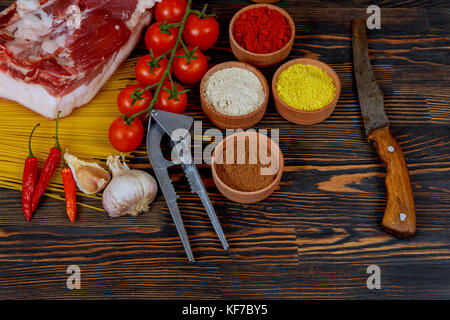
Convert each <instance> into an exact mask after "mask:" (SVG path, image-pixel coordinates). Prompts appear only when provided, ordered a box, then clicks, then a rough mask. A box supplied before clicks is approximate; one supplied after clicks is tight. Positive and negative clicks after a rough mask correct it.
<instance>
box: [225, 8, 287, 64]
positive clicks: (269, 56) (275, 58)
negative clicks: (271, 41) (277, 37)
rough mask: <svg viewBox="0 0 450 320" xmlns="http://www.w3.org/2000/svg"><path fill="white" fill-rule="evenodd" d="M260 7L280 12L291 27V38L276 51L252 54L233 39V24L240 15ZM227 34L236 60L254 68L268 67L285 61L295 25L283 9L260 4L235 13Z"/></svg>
mask: <svg viewBox="0 0 450 320" xmlns="http://www.w3.org/2000/svg"><path fill="white" fill-rule="evenodd" d="M260 7H267V8H269V9H273V10H276V11H278V12H280V13H281V14H282V15H283V16H284V17H285V18H286V21H287V22H288V23H289V26H290V27H291V38H290V39H289V41H288V42H287V43H286V45H285V46H284V47H283V48H281V49H280V50H278V51H275V52H271V53H265V54H259V53H253V52H250V51H248V50H246V49H244V48H242V47H241V46H240V45H239V44H238V43H237V42H236V40H235V39H234V37H233V28H234V23H235V22H236V20H237V18H239V17H240V16H241V14H242V13H244V12H245V11H247V10H249V9H255V8H260ZM228 32H229V36H230V45H231V51H233V54H234V55H235V57H236V58H237V59H238V60H240V61H243V62H246V63H249V64H251V65H254V66H255V67H270V66H273V65H275V64H277V63H280V62H281V61H283V60H284V59H286V57H287V56H288V55H289V53H290V52H291V50H292V45H293V44H294V39H295V24H294V20H292V17H291V16H290V15H289V14H288V13H287V12H286V11H284V10H283V9H281V8H279V7H277V6H274V5H271V4H262V3H261V4H253V5H250V6H247V7H244V8H242V9H241V10H239V11H238V12H236V14H235V15H234V16H233V19H231V22H230V27H229V31H228Z"/></svg>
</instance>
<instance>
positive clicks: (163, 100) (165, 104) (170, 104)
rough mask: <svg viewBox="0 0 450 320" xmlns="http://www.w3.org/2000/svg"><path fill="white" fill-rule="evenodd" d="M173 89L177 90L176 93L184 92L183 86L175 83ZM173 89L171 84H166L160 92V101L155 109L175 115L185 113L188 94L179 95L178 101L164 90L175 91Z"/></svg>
mask: <svg viewBox="0 0 450 320" xmlns="http://www.w3.org/2000/svg"><path fill="white" fill-rule="evenodd" d="M173 87H174V88H175V91H178V92H180V91H184V88H183V86H182V85H181V84H178V83H176V82H174V83H173ZM173 87H172V86H171V85H170V82H166V83H164V85H163V88H161V91H160V92H159V96H158V100H157V101H156V103H155V108H156V109H159V110H164V111H169V112H174V113H183V111H184V109H186V104H187V96H186V92H183V93H178V95H177V97H178V100H176V99H175V98H171V97H170V96H171V94H170V93H169V92H167V91H166V90H164V88H167V89H169V90H171V91H174V89H173Z"/></svg>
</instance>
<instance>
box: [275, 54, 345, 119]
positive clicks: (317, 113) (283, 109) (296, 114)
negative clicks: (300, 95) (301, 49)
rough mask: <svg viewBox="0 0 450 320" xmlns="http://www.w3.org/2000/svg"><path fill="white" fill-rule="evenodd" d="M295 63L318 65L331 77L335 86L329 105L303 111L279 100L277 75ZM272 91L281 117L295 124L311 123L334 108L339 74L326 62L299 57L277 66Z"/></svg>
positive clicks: (339, 89) (339, 82)
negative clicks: (334, 94)
mask: <svg viewBox="0 0 450 320" xmlns="http://www.w3.org/2000/svg"><path fill="white" fill-rule="evenodd" d="M295 64H305V65H313V66H316V67H319V68H320V69H322V70H323V71H324V72H326V73H327V74H328V75H329V76H330V77H331V78H332V79H333V82H334V85H335V86H336V96H335V97H334V99H333V101H331V103H330V104H329V105H327V106H325V107H323V108H321V109H318V110H313V111H304V110H298V109H295V108H293V107H291V106H289V105H287V104H286V103H285V102H284V101H283V100H281V98H280V97H279V96H278V91H277V81H278V77H279V76H280V74H281V72H283V71H284V70H286V69H287V68H289V67H290V66H292V65H295ZM272 93H273V99H274V101H275V107H276V108H277V110H278V112H279V113H280V114H281V116H282V117H283V118H285V119H286V120H288V121H290V122H293V123H296V124H301V125H312V124H316V123H319V122H321V121H323V120H325V119H326V118H328V117H329V116H330V115H331V114H332V113H333V111H334V108H335V107H336V104H337V102H338V99H339V95H340V93H341V80H340V79H339V76H338V75H337V73H336V72H335V71H334V70H333V68H331V67H330V66H329V65H328V64H326V63H324V62H321V61H319V60H316V59H309V58H299V59H294V60H291V61H288V62H286V63H285V64H283V65H282V66H280V67H279V68H278V70H277V71H276V72H275V74H274V76H273V79H272Z"/></svg>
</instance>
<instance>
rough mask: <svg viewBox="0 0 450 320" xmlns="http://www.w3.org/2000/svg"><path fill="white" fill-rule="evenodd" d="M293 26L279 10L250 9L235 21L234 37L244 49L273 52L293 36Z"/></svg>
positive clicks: (261, 52)
mask: <svg viewBox="0 0 450 320" xmlns="http://www.w3.org/2000/svg"><path fill="white" fill-rule="evenodd" d="M291 32H292V30H291V27H290V26H289V23H288V22H287V21H286V18H285V17H284V16H283V15H282V14H281V13H280V12H278V11H276V10H273V9H269V8H266V7H260V8H255V9H249V10H247V11H245V12H244V13H242V14H241V15H240V16H239V17H238V18H237V20H236V22H235V23H234V28H233V37H234V39H235V40H236V42H237V43H238V44H239V45H240V46H241V47H242V48H244V49H246V50H248V51H251V52H254V53H260V54H265V53H272V52H275V51H277V50H280V49H281V48H283V47H284V46H285V45H286V43H288V42H289V39H290V37H291Z"/></svg>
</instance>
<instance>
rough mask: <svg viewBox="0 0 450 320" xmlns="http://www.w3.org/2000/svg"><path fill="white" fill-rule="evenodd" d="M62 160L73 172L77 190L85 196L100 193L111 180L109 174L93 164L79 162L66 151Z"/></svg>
mask: <svg viewBox="0 0 450 320" xmlns="http://www.w3.org/2000/svg"><path fill="white" fill-rule="evenodd" d="M64 160H66V162H67V164H68V165H69V167H70V169H71V170H72V172H73V176H74V179H75V182H76V183H77V187H78V189H80V190H81V191H82V192H83V193H85V194H94V193H97V192H100V191H102V190H103V189H104V188H105V187H106V185H107V184H108V183H109V181H110V180H111V175H110V174H109V172H108V171H106V170H105V169H103V168H102V167H100V166H99V165H98V164H97V163H95V162H86V161H83V160H80V159H78V158H77V157H75V156H74V155H71V154H69V153H68V152H67V151H66V153H65V154H64Z"/></svg>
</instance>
